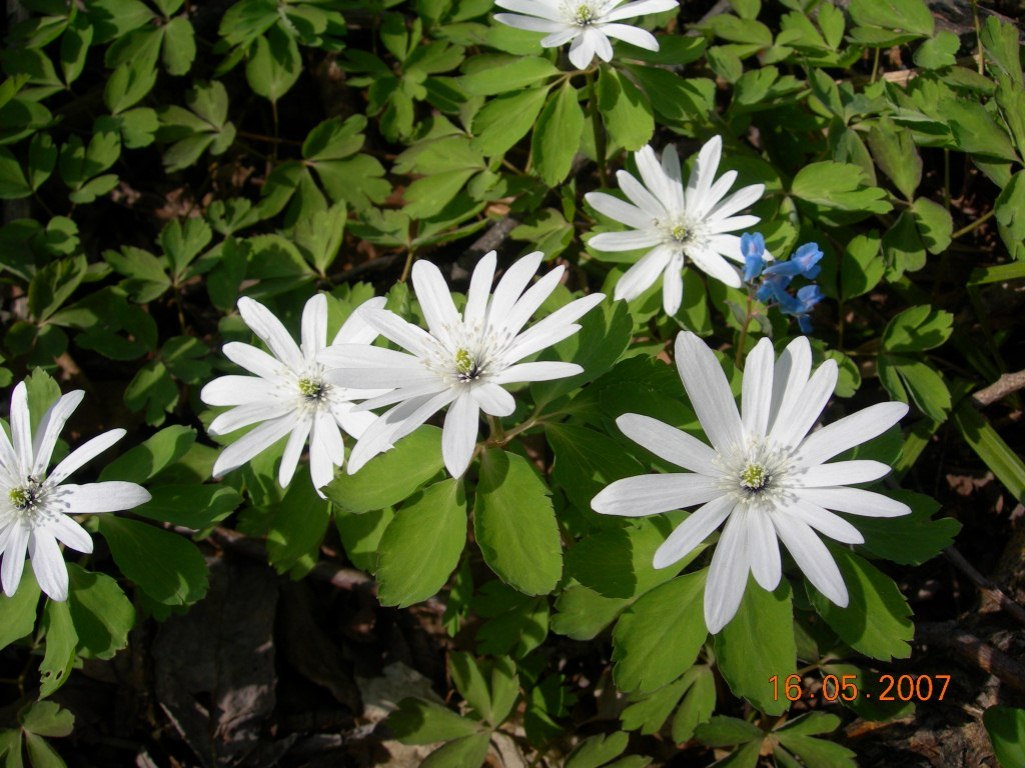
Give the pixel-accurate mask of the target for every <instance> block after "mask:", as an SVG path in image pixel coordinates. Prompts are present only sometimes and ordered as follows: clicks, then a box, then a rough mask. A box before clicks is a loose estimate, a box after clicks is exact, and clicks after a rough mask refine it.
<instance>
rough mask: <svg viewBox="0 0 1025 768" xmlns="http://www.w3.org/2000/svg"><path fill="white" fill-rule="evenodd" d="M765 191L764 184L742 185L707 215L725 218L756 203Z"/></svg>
mask: <svg viewBox="0 0 1025 768" xmlns="http://www.w3.org/2000/svg"><path fill="white" fill-rule="evenodd" d="M764 193H765V185H764V184H751V185H750V186H747V187H741V188H740V189H738V190H737V191H736V192H734V193H733V194H732V195H730V196H729V197H727V198H726V199H725V200H723V201H722V202H721V203H719V205H717V206H715V208H713V209H712V210H711V211H709V212H708V214H707V215H708V216H709V217H711V218H716V219H725V218H727V217H729V216H732V215H733V214H735V213H736V212H737V211H742V210H744V209H745V208H747V207H749V206H752V205H754V204H755V203H757V202H758V201H759V200H760V199H761V197H762V195H763V194H764Z"/></svg>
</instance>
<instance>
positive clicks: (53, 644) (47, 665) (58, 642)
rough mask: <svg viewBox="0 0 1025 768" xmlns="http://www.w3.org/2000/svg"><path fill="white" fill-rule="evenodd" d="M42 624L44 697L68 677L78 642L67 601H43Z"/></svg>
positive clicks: (40, 692) (42, 690) (41, 690)
mask: <svg viewBox="0 0 1025 768" xmlns="http://www.w3.org/2000/svg"><path fill="white" fill-rule="evenodd" d="M43 627H44V629H45V631H46V653H45V655H44V656H43V661H42V663H41V664H40V665H39V698H40V699H43V698H46V697H47V696H49V695H50V694H52V693H53V692H54V691H56V690H57V689H58V688H60V687H61V686H62V685H64V683H66V682H67V681H68V674H69V673H70V672H71V667H72V666H73V665H74V663H75V648H76V646H77V645H78V635H77V634H75V623H74V621H73V620H72V618H71V609H70V608H69V607H68V604H67V603H66V602H57V601H56V600H47V601H46V607H45V608H44V609H43Z"/></svg>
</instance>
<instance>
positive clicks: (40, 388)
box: [25, 368, 61, 434]
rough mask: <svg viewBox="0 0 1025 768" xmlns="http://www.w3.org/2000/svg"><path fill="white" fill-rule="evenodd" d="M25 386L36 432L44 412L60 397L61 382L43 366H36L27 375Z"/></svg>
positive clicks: (31, 420)
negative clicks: (54, 378) (55, 379)
mask: <svg viewBox="0 0 1025 768" xmlns="http://www.w3.org/2000/svg"><path fill="white" fill-rule="evenodd" d="M25 387H26V389H27V390H28V392H27V395H28V410H29V414H30V420H29V423H30V424H31V425H32V432H33V434H35V433H36V432H37V431H38V429H39V422H41V421H42V420H43V414H45V413H46V411H47V410H48V409H49V408H50V406H51V405H53V404H54V403H56V402H57V400H59V399H60V396H61V388H60V384H58V383H57V382H56V381H54V380H53V377H52V376H50V374H48V373H47V372H46V371H44V370H43V369H42V368H36V369H35V370H34V371H32V373H30V374H29V375H28V377H26V379H25Z"/></svg>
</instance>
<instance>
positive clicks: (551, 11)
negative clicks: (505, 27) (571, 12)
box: [495, 0, 562, 21]
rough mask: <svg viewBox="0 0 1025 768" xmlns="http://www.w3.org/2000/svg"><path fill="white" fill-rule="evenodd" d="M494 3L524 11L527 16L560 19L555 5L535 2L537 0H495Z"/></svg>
mask: <svg viewBox="0 0 1025 768" xmlns="http://www.w3.org/2000/svg"><path fill="white" fill-rule="evenodd" d="M495 5H497V6H498V7H499V8H505V9H506V10H507V11H516V12H517V13H525V14H526V15H527V16H539V17H541V18H543V19H552V20H553V21H557V20H561V19H562V16H561V15H560V14H559V9H558V8H557V7H554V6H552V5H551V4H549V3H542V2H537V0H495ZM496 18H497V15H496Z"/></svg>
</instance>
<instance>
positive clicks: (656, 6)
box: [602, 0, 678, 50]
mask: <svg viewBox="0 0 1025 768" xmlns="http://www.w3.org/2000/svg"><path fill="white" fill-rule="evenodd" d="M677 5H678V3H677V2H676V0H636V2H633V3H627V4H626V5H621V6H619V7H618V8H614V9H613V10H611V11H609V12H608V13H606V14H605V15H604V16H602V21H619V20H620V19H632V18H634V17H635V16H647V15H648V14H649V13H662V12H663V11H668V10H670V9H672V8H676V7H677ZM655 50H658V49H655Z"/></svg>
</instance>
